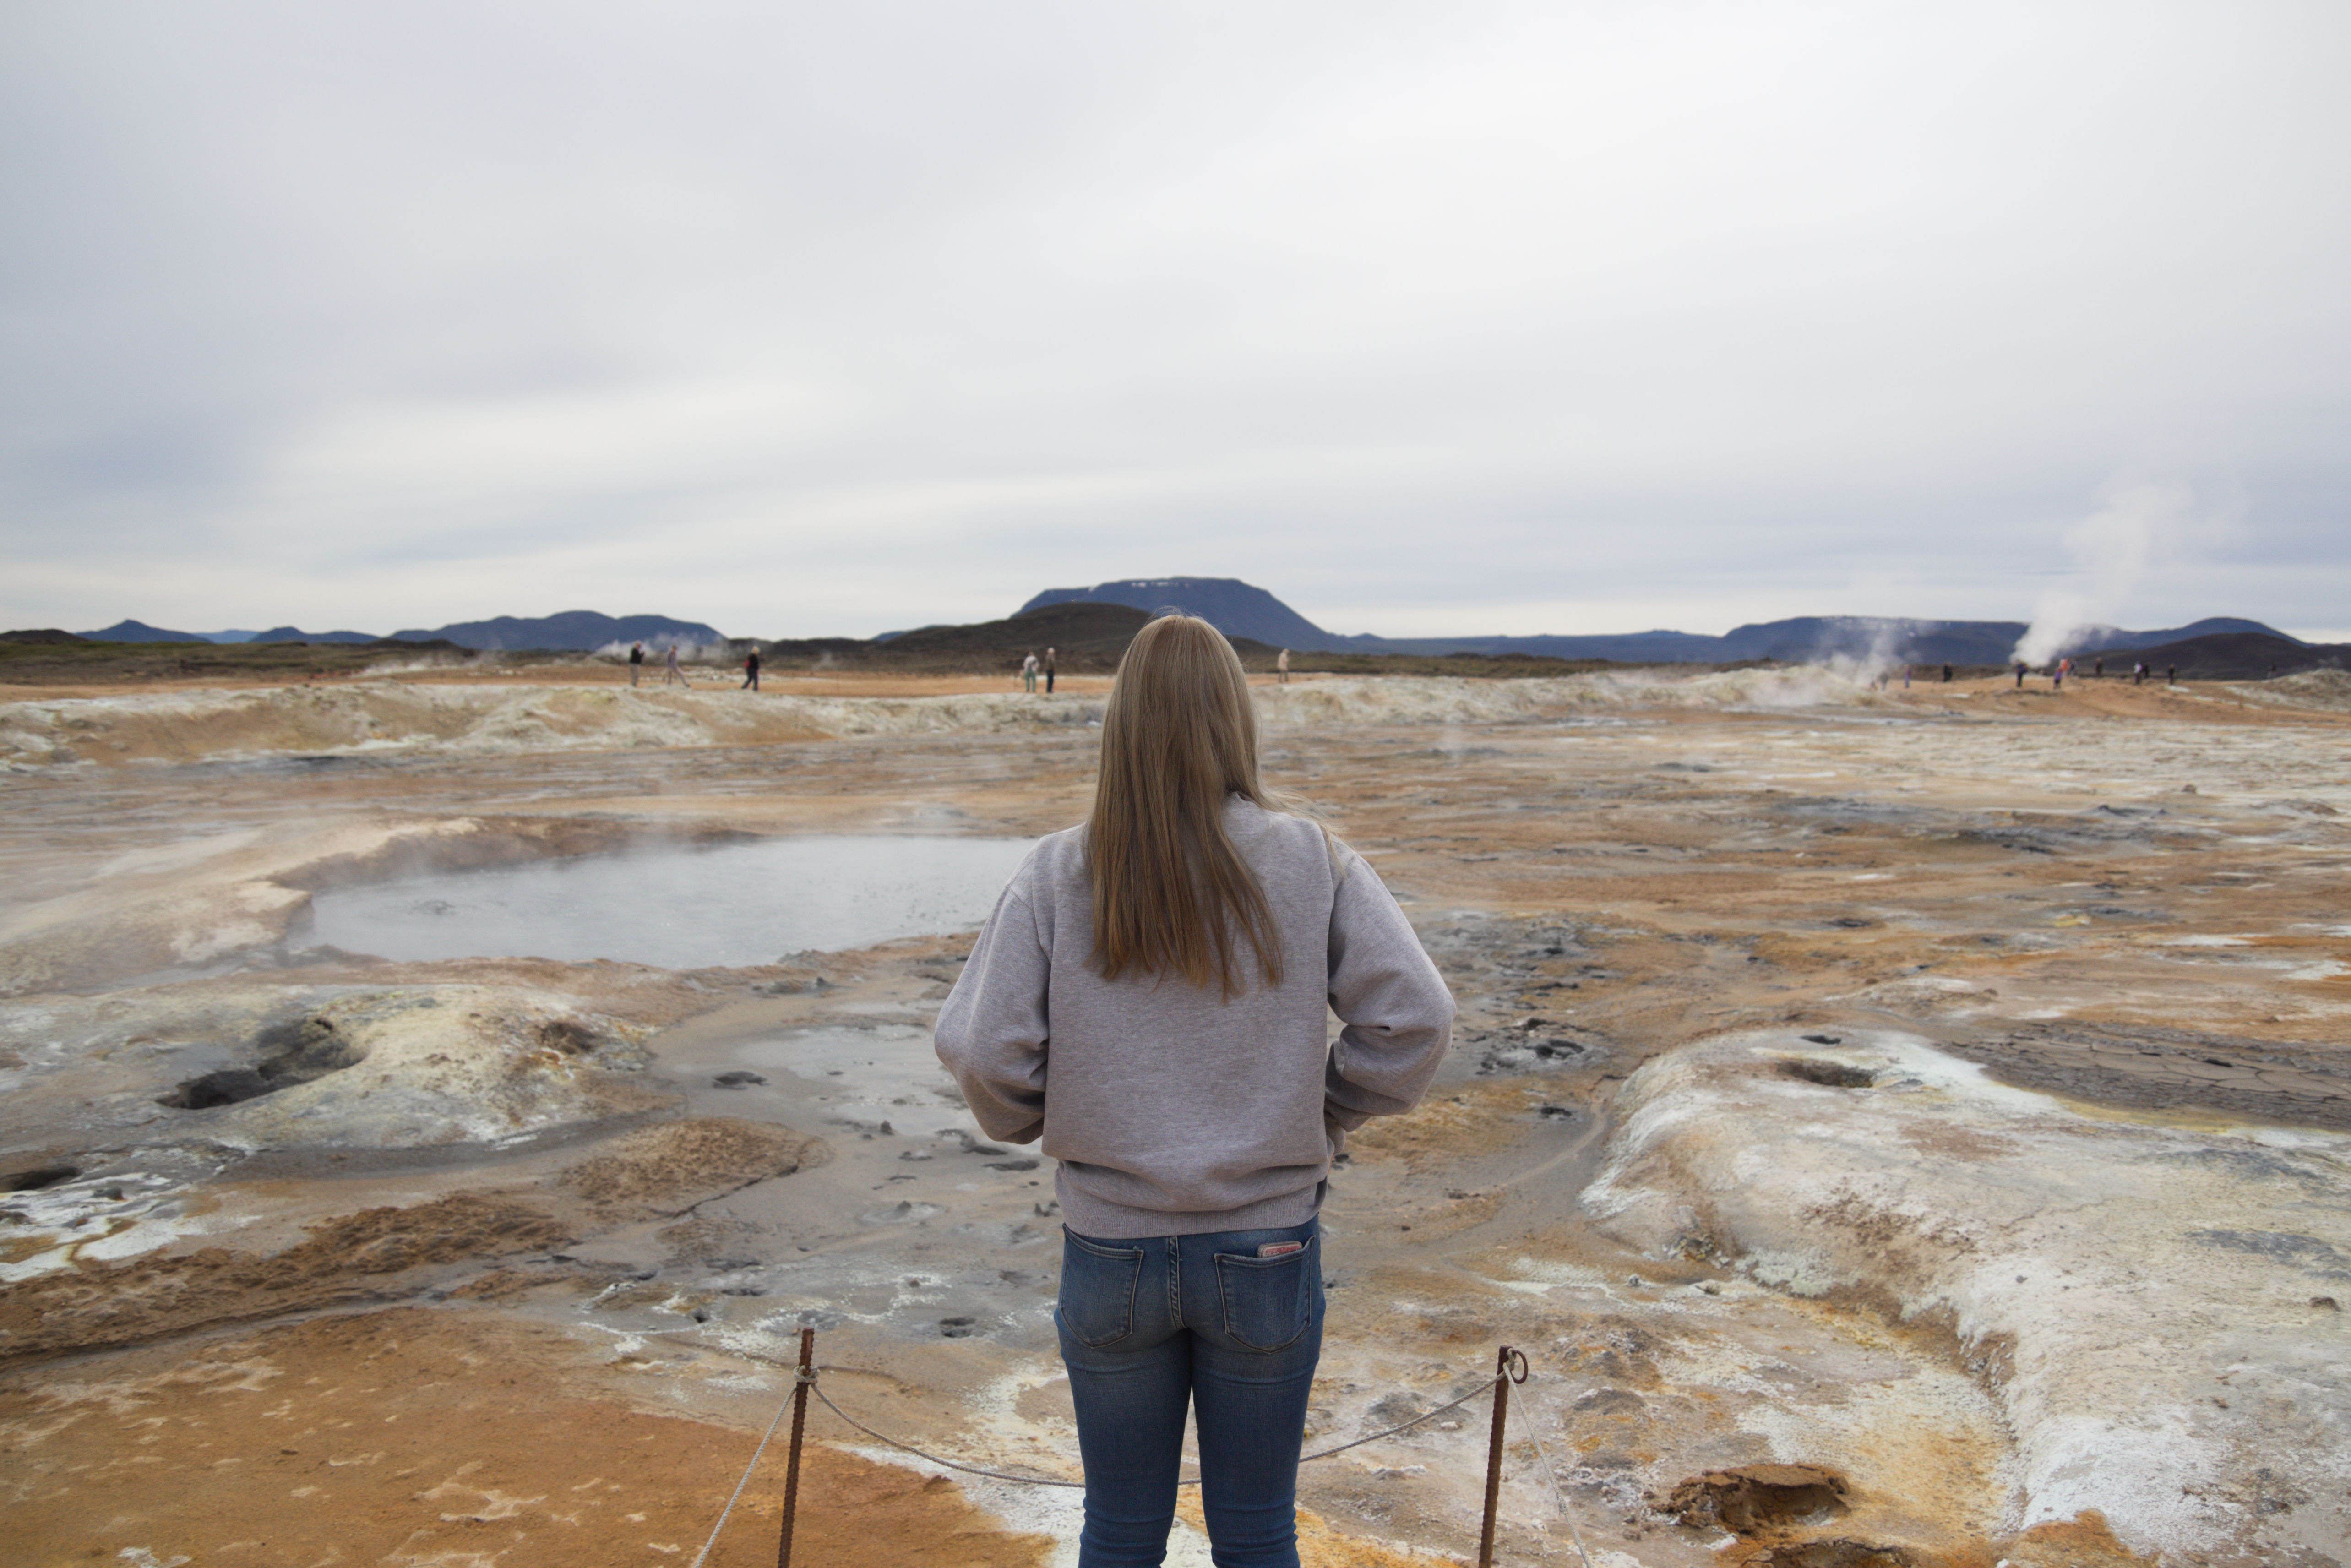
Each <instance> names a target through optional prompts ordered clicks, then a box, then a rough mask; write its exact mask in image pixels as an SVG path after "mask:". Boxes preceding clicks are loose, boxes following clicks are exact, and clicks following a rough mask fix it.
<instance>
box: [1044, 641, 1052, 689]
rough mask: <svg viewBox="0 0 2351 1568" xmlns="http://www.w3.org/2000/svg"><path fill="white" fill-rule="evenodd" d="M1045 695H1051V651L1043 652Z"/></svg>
mask: <svg viewBox="0 0 2351 1568" xmlns="http://www.w3.org/2000/svg"><path fill="white" fill-rule="evenodd" d="M1045 695H1047V696H1049V697H1050V696H1051V695H1053V650H1052V649H1050V648H1048V649H1046V650H1045Z"/></svg>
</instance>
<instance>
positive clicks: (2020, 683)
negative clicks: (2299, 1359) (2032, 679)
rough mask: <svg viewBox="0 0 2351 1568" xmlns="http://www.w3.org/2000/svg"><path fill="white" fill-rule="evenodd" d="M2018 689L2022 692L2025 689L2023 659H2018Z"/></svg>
mask: <svg viewBox="0 0 2351 1568" xmlns="http://www.w3.org/2000/svg"><path fill="white" fill-rule="evenodd" d="M2016 689H2017V690H2018V691H2020V692H2021V691H2022V690H2023V689H2024V661H2023V660H2022V659H2019V660H2018V661H2016Z"/></svg>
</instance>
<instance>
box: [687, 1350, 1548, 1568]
mask: <svg viewBox="0 0 2351 1568" xmlns="http://www.w3.org/2000/svg"><path fill="white" fill-rule="evenodd" d="M809 1337H810V1338H812V1337H813V1336H812V1335H810V1336H809ZM747 1354H748V1357H749V1359H751V1360H754V1361H765V1362H767V1363H768V1364H769V1365H771V1366H772V1365H778V1364H780V1363H778V1362H775V1361H774V1360H772V1359H771V1358H769V1357H767V1356H763V1355H759V1354H757V1353H747ZM822 1370H825V1369H823V1368H820V1367H816V1366H812V1365H810V1364H807V1363H805V1362H803V1363H802V1364H800V1365H799V1366H796V1367H794V1368H793V1369H792V1371H793V1374H794V1375H793V1379H792V1391H791V1392H790V1393H789V1394H787V1395H786V1396H784V1402H783V1403H782V1404H781V1405H779V1406H777V1407H776V1416H775V1419H774V1420H772V1421H770V1422H768V1430H767V1432H766V1434H765V1435H764V1436H762V1437H760V1439H759V1446H758V1448H755V1449H754V1450H752V1453H751V1462H750V1463H749V1464H747V1465H746V1466H744V1467H743V1476H742V1479H740V1480H738V1481H737V1482H736V1483H735V1490H734V1493H733V1494H732V1495H731V1496H729V1497H728V1498H727V1500H726V1507H725V1508H724V1509H722V1510H720V1511H719V1514H718V1522H717V1523H716V1524H715V1525H713V1526H712V1527H711V1531H710V1539H709V1540H707V1541H705V1542H703V1543H702V1550H701V1551H700V1552H696V1553H695V1558H694V1562H693V1563H692V1564H690V1568H702V1564H703V1561H704V1559H705V1558H707V1557H708V1556H709V1555H710V1549H711V1548H712V1547H713V1546H716V1544H717V1543H718V1535H719V1532H720V1531H723V1530H725V1529H726V1520H727V1516H728V1515H730V1514H731V1513H733V1512H734V1511H735V1504H736V1502H737V1500H739V1499H740V1498H741V1497H742V1495H743V1489H744V1487H745V1486H747V1484H749V1482H750V1479H751V1474H752V1472H753V1471H754V1470H756V1469H758V1465H759V1457H760V1455H762V1454H764V1453H766V1452H767V1450H768V1440H769V1439H770V1438H772V1437H775V1435H776V1428H777V1427H779V1426H781V1425H782V1424H783V1419H784V1413H785V1412H786V1411H788V1410H790V1409H791V1408H792V1407H793V1405H794V1403H795V1401H797V1400H800V1399H802V1398H804V1396H806V1395H808V1394H814V1395H815V1396H817V1399H818V1401H819V1402H820V1403H821V1404H822V1405H823V1406H824V1407H825V1408H826V1409H828V1410H830V1411H831V1412H832V1413H833V1414H834V1415H835V1416H840V1417H841V1421H842V1423H843V1424H845V1425H847V1426H848V1427H852V1428H853V1429H855V1430H856V1431H859V1432H862V1433H863V1434H864V1435H865V1436H867V1437H871V1438H872V1439H873V1440H874V1441H875V1442H877V1443H883V1444H886V1445H888V1446H889V1447H891V1448H896V1449H898V1450H899V1451H900V1452H902V1453H907V1454H912V1455H914V1457H915V1458H918V1459H921V1460H924V1461H925V1463H928V1464H934V1465H937V1466H939V1467H940V1468H941V1469H949V1470H956V1471H959V1472H961V1473H962V1474H964V1475H967V1476H980V1477H983V1478H985V1479H988V1480H995V1481H1008V1482H1010V1483H1012V1484H1013V1485H1016V1486H1032V1487H1061V1488H1067V1489H1070V1490H1079V1491H1082V1490H1085V1484H1086V1483H1085V1482H1084V1481H1082V1480H1075V1481H1070V1480H1061V1479H1057V1478H1054V1477H1050V1476H1023V1475H1015V1474H1013V1473H1012V1472H1011V1471H1009V1470H996V1469H987V1467H985V1466H982V1465H967V1464H965V1463H963V1462H962V1461H961V1460H958V1459H950V1458H943V1457H942V1456H940V1455H937V1454H934V1453H932V1452H930V1451H929V1450H927V1449H925V1448H916V1447H915V1446H914V1444H912V1443H908V1442H904V1441H902V1440H900V1439H899V1438H896V1437H891V1436H889V1435H888V1434H887V1433H883V1432H877V1431H875V1430H874V1429H873V1428H872V1427H869V1426H867V1425H866V1424H865V1423H864V1422H862V1421H860V1420H859V1419H858V1418H857V1417H856V1416H852V1415H851V1414H850V1413H849V1412H848V1411H846V1410H843V1409H842V1408H841V1406H838V1405H836V1404H834V1403H833V1402H832V1396H831V1395H830V1394H827V1393H826V1392H825V1391H824V1388H823V1385H821V1384H820V1382H819V1381H818V1377H817V1374H818V1373H819V1372H820V1371H822ZM835 1370H838V1369H835ZM1526 1378H1527V1362H1526V1357H1525V1356H1524V1355H1522V1354H1519V1353H1518V1352H1516V1351H1512V1350H1510V1349H1508V1348H1505V1349H1504V1350H1503V1352H1502V1358H1501V1365H1500V1370H1499V1371H1498V1372H1496V1373H1494V1374H1493V1375H1491V1376H1489V1377H1486V1378H1484V1379H1481V1380H1480V1381H1479V1384H1478V1385H1477V1386H1475V1387H1473V1388H1472V1389H1470V1390H1469V1392H1468V1393H1467V1394H1464V1395H1461V1396H1459V1397H1458V1398H1454V1399H1448V1400H1447V1401H1446V1402H1445V1403H1444V1404H1442V1405H1439V1406H1437V1407H1436V1408H1435V1409H1433V1410H1424V1411H1423V1412H1421V1413H1420V1414H1419V1415H1417V1416H1414V1417H1413V1418H1412V1419H1411V1420H1409V1421H1399V1422H1398V1423H1396V1424H1395V1426H1393V1427H1384V1428H1383V1429H1381V1430H1379V1431H1377V1432H1373V1433H1370V1434H1368V1435H1366V1436H1364V1437H1356V1438H1354V1439H1353V1440H1351V1441H1349V1442H1344V1443H1339V1444H1334V1445H1333V1446H1332V1447H1331V1448H1319V1449H1317V1450H1315V1451H1314V1452H1313V1453H1311V1454H1301V1455H1300V1456H1299V1458H1298V1462H1299V1463H1300V1464H1301V1465H1303V1464H1311V1463H1312V1462H1313V1461H1314V1460H1316V1459H1327V1458H1332V1456H1333V1455H1336V1454H1343V1453H1345V1452H1347V1451H1348V1450H1349V1449H1350V1448H1362V1447H1364V1445H1365V1444H1367V1443H1376V1442H1379V1441H1381V1440H1382V1439H1384V1438H1387V1437H1395V1436H1396V1435H1397V1434H1399V1433H1402V1432H1409V1431H1411V1430H1412V1429H1413V1428H1414V1427H1418V1426H1420V1425H1422V1424H1423V1423H1425V1422H1428V1421H1433V1420H1435V1419H1436V1418H1437V1416H1442V1415H1444V1414H1445V1413H1446V1412H1447V1411H1449V1410H1458V1409H1459V1408H1461V1406H1464V1405H1467V1404H1468V1403H1470V1402H1471V1401H1472V1400H1476V1399H1481V1398H1484V1397H1486V1396H1489V1395H1491V1396H1493V1397H1494V1399H1495V1402H1496V1403H1495V1410H1494V1415H1495V1424H1494V1432H1495V1439H1494V1441H1495V1448H1496V1453H1495V1454H1494V1455H1489V1465H1488V1496H1489V1519H1490V1508H1491V1498H1492V1496H1493V1488H1494V1486H1495V1485H1496V1484H1497V1483H1499V1479H1500V1471H1499V1457H1498V1456H1499V1445H1500V1441H1501V1434H1502V1428H1503V1423H1504V1421H1505V1420H1506V1419H1507V1416H1506V1414H1505V1412H1506V1410H1507V1408H1508V1395H1509V1385H1510V1384H1511V1383H1513V1382H1517V1383H1523V1382H1525V1381H1526ZM1525 1425H1526V1428H1527V1435H1528V1437H1530V1438H1531V1440H1532V1441H1533V1443H1534V1447H1535V1454H1536V1457H1537V1458H1539V1459H1540V1460H1541V1463H1542V1468H1543V1473H1544V1475H1545V1476H1546V1477H1548V1478H1549V1479H1550V1481H1551V1486H1552V1497H1553V1499H1554V1500H1556V1501H1557V1503H1558V1506H1559V1511H1560V1516H1561V1517H1562V1519H1564V1520H1566V1521H1567V1528H1568V1532H1569V1534H1570V1535H1572V1536H1573V1537H1574V1540H1575V1551H1576V1555H1577V1556H1578V1557H1580V1558H1582V1559H1583V1568H1592V1558H1591V1555H1590V1553H1588V1552H1586V1551H1585V1550H1584V1545H1583V1532H1582V1531H1579V1530H1577V1529H1576V1525H1575V1516H1574V1515H1573V1513H1572V1512H1571V1511H1569V1509H1568V1506H1567V1497H1566V1494H1565V1493H1564V1492H1562V1490H1560V1483H1559V1472H1558V1471H1557V1470H1556V1469H1553V1468H1552V1462H1551V1456H1550V1455H1549V1454H1547V1453H1545V1452H1544V1450H1543V1446H1542V1438H1541V1437H1540V1436H1539V1435H1537V1434H1536V1433H1535V1431H1534V1430H1533V1427H1532V1424H1531V1423H1526V1424H1525ZM793 1432H794V1435H795V1437H797V1436H798V1433H799V1423H798V1422H795V1423H794V1424H793ZM793 1458H794V1460H795V1463H794V1465H793V1467H792V1469H793V1474H792V1476H791V1478H790V1479H791V1480H792V1481H793V1482H797V1481H798V1479H799V1465H798V1463H797V1460H798V1458H799V1455H798V1452H797V1447H796V1451H795V1453H794V1455H793ZM1175 1484H1176V1485H1177V1486H1178V1487H1179V1488H1181V1487H1196V1486H1198V1485H1199V1484H1200V1481H1199V1478H1198V1477H1196V1476H1195V1477H1193V1478H1192V1479H1189V1480H1179V1481H1177V1482H1176V1483H1175ZM795 1490H796V1489H795ZM1489 1530H1490V1525H1489ZM786 1542H787V1545H786V1547H785V1550H786V1551H787V1552H789V1536H787V1537H786ZM1487 1551H1488V1552H1489V1553H1490V1552H1491V1545H1490V1536H1489V1544H1488V1545H1487Z"/></svg>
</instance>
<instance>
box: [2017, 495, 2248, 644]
mask: <svg viewBox="0 0 2351 1568" xmlns="http://www.w3.org/2000/svg"><path fill="white" fill-rule="evenodd" d="M2224 520H2225V518H2224V517H2223V516H2222V514H2221V510H2220V508H2218V507H2214V506H2212V505H2210V503H2204V502H2200V501H2199V497H2198V496H2197V494H2196V491H2195V488H2194V486H2189V485H2186V484H2181V483H2179V482H2177V481H2167V480H2137V481H2132V482H2125V481H2123V480H2119V479H2117V480H2114V481H2110V482H2109V483H2108V484H2107V486H2106V487H2105V490H2104V491H2103V492H2101V505H2100V506H2099V507H2098V509H2097V510H2096V511H2095V512H2093V513H2091V514H2090V515H2089V516H2088V517H2085V518H2083V519H2082V520H2081V521H2080V522H2078V523H2076V524H2074V526H2073V527H2072V528H2069V529H2067V530H2066V533H2065V550H2066V553H2067V554H2068V555H2070V556H2071V557H2072V558H2073V561H2074V581H2072V582H2070V583H2068V584H2067V585H2066V586H2064V587H2062V588H2053V589H2050V590H2048V591H2046V592H2044V593H2043V594H2042V595H2041V598H2040V601H2039V602H2038V603H2036V604H2035V605H2034V606H2033V610H2032V625H2031V626H2030V627H2029V628H2027V629H2026V631H2025V633H2024V635H2023V636H2022V638H2021V639H2019V640H2018V642H2017V644H2016V649H2015V652H2014V653H2011V654H2010V655H2009V656H2010V657H2011V658H2012V659H2020V660H2022V661H2023V662H2024V663H2025V664H2036V665H2037V664H2047V663H2048V662H2049V661H2050V660H2052V659H2054V658H2056V657H2057V656H2058V655H2059V654H2061V653H2067V652H2070V651H2071V650H2073V649H2074V648H2076V647H2079V646H2080V645H2081V642H2082V639H2083V638H2084V637H2085V635H2087V634H2088V633H2090V632H2092V631H2093V630H2095V628H2097V627H2100V626H2103V625H2108V624H2111V623H2112V622H2113V618H2114V617H2115V615H2116V614H2117V613H2118V612H2120V611H2121V610H2122V608H2123V606H2124V605H2125V604H2126V602H2128V601H2129V599H2130V596H2131V593H2132V591H2134V590H2135V589H2137V587H2138V584H2139V580H2140V579H2141V578H2143V577H2145V576H2146V575H2147V568H2148V566H2149V565H2151V564H2153V563H2154V562H2155V561H2156V560H2157V559H2160V558H2161V557H2162V556H2163V555H2165V554H2166V553H2168V552H2169V551H2171V550H2173V549H2178V548H2179V546H2180V545H2181V544H2182V543H2183V542H2184V541H2186V540H2187V539H2188V538H2189V537H2191V536H2192V535H2193V534H2195V533H2197V532H2198V531H2199V529H2208V528H2211V527H2215V526H2218V525H2219V524H2220V523H2221V522H2222V521H2224Z"/></svg>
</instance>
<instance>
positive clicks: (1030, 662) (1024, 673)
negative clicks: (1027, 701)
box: [1020, 653, 1037, 692]
mask: <svg viewBox="0 0 2351 1568" xmlns="http://www.w3.org/2000/svg"><path fill="white" fill-rule="evenodd" d="M1020 689H1021V690H1022V691H1024V692H1033V691H1035V690H1036V689H1037V655H1036V654H1034V653H1031V654H1029V656H1028V657H1027V658H1025V659H1023V660H1021V661H1020Z"/></svg>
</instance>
